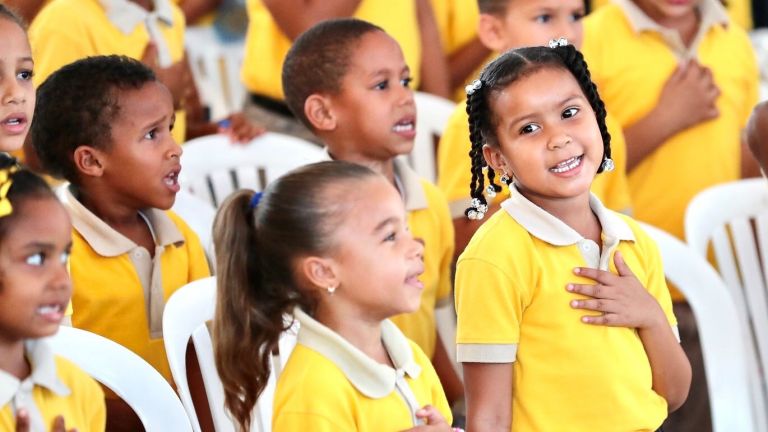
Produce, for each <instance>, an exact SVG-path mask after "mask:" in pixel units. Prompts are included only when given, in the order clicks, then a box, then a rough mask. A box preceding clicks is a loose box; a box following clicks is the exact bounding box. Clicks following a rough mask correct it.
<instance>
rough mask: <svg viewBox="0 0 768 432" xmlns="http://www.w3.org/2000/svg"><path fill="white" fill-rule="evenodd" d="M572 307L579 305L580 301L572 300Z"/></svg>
mask: <svg viewBox="0 0 768 432" xmlns="http://www.w3.org/2000/svg"><path fill="white" fill-rule="evenodd" d="M571 307H579V301H578V300H572V301H571Z"/></svg>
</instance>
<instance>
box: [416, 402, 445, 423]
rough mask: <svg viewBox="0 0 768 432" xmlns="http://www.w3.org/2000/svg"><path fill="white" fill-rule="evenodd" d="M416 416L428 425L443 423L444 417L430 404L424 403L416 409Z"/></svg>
mask: <svg viewBox="0 0 768 432" xmlns="http://www.w3.org/2000/svg"><path fill="white" fill-rule="evenodd" d="M416 417H417V418H419V419H422V420H424V422H425V423H426V424H428V425H430V426H434V425H439V424H445V423H446V422H445V417H443V415H442V414H441V413H440V411H438V409H437V408H435V407H433V406H432V405H424V407H423V408H421V409H419V410H418V411H416Z"/></svg>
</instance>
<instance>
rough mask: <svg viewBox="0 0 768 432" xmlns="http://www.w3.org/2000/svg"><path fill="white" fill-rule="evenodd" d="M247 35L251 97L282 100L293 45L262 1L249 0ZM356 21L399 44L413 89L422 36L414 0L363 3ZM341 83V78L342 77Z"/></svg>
mask: <svg viewBox="0 0 768 432" xmlns="http://www.w3.org/2000/svg"><path fill="white" fill-rule="evenodd" d="M246 7H247V9H248V32H247V33H246V35H245V58H244V59H243V68H242V72H241V77H242V80H243V83H244V84H245V87H246V88H247V89H248V91H249V92H251V93H256V94H259V95H262V96H267V97H270V98H272V99H276V100H283V99H284V95H283V80H282V77H281V74H282V69H283V60H285V55H286V54H288V49H289V48H290V47H291V43H292V41H291V40H290V39H288V37H286V36H285V35H284V34H283V32H282V31H281V30H280V27H278V25H277V23H276V22H275V20H274V19H273V18H272V15H271V14H270V13H269V10H268V9H267V8H266V6H264V4H263V3H262V2H261V0H246ZM354 17H355V18H359V19H362V20H365V21H369V22H371V23H373V24H376V25H377V26H379V27H381V28H383V29H384V31H386V32H387V33H388V34H389V35H390V36H392V38H393V39H395V40H396V41H397V43H399V44H400V48H401V49H402V50H403V55H404V56H405V63H406V64H407V65H408V67H410V68H411V77H412V78H413V88H418V87H419V83H420V76H421V34H420V33H419V24H418V18H417V16H416V2H415V1H414V0H361V1H360V5H359V6H358V7H357V10H355V13H354ZM339 79H341V77H339Z"/></svg>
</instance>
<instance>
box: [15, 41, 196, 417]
mask: <svg viewBox="0 0 768 432" xmlns="http://www.w3.org/2000/svg"><path fill="white" fill-rule="evenodd" d="M173 124H174V113H173V104H172V100H171V95H170V93H169V91H168V89H167V88H166V87H165V86H164V85H162V84H161V83H160V82H159V81H158V80H157V78H156V77H155V75H154V74H153V73H152V71H151V70H150V69H148V68H147V67H146V66H144V65H143V64H141V63H140V62H138V61H136V60H133V59H130V58H128V57H122V56H106V57H104V56H99V57H89V58H87V59H84V60H78V61H76V62H75V63H72V64H70V65H68V66H65V67H63V68H62V69H60V70H58V71H57V72H55V73H54V74H53V75H51V76H50V77H49V78H48V79H47V80H46V81H45V82H44V83H43V84H42V85H41V86H40V88H39V89H38V104H37V112H36V117H35V122H34V124H33V126H32V130H31V133H30V136H31V140H32V144H33V145H34V148H35V150H36V151H37V153H38V154H39V155H40V159H41V161H42V163H43V166H44V167H45V168H46V169H47V170H48V171H49V173H51V174H53V175H54V176H56V177H63V178H65V179H66V180H68V181H69V182H70V185H69V186H68V187H67V188H66V190H64V191H63V195H64V201H65V205H66V207H67V210H68V211H69V214H70V216H71V217H72V224H73V226H74V228H75V230H74V235H73V246H72V260H71V265H70V267H71V274H72V283H73V295H72V307H73V314H72V324H73V325H74V326H75V327H78V328H83V329H86V330H89V331H92V332H94V333H98V334H101V335H102V336H104V337H107V338H109V339H112V340H114V341H115V342H118V343H119V344H121V345H123V346H125V347H127V348H128V349H130V350H132V351H133V352H135V353H136V354H138V355H140V356H141V357H142V358H144V360H146V361H147V362H149V363H150V364H151V365H152V366H154V367H155V368H156V369H157V370H158V371H159V372H160V373H161V374H162V375H163V376H164V377H165V378H166V379H167V380H168V381H169V382H172V380H171V374H170V370H169V366H168V363H167V360H166V356H165V349H164V346H163V339H162V336H163V333H162V312H163V307H164V305H165V301H166V300H167V299H168V297H170V295H171V294H173V292H174V291H175V290H177V289H178V288H180V287H182V286H183V285H185V284H187V283H189V282H191V281H193V280H196V279H199V278H202V277H206V276H208V275H209V271H208V264H207V261H206V258H205V254H204V252H203V248H202V246H201V245H200V241H199V240H198V238H197V236H196V235H195V234H194V233H193V232H192V231H191V229H190V228H189V227H188V226H187V225H186V223H184V221H182V220H181V219H180V218H179V217H178V216H177V215H175V214H174V213H173V212H170V211H167V210H168V209H169V208H170V207H171V206H172V205H173V202H174V200H175V199H176V193H177V192H178V191H179V189H180V185H179V183H178V176H179V172H180V171H181V165H180V164H179V156H180V155H181V147H180V146H179V145H178V144H177V143H176V142H175V141H174V140H173V137H172V136H171V130H172V129H173ZM108 402H109V404H108V407H109V408H110V410H111V411H110V416H109V417H110V418H109V420H110V422H111V421H113V420H114V421H117V422H120V423H123V424H127V425H130V423H129V421H130V420H127V419H123V418H120V416H119V415H117V414H116V415H113V412H114V411H112V410H113V408H114V409H117V410H119V409H120V408H116V407H119V406H120V402H119V401H117V400H116V399H114V397H112V398H110V399H108ZM110 428H111V425H110Z"/></svg>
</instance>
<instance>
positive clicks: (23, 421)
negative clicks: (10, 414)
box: [16, 410, 76, 432]
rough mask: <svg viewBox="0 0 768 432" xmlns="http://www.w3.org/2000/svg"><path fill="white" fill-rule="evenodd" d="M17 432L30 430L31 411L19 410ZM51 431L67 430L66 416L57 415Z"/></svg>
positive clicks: (73, 430) (71, 431) (64, 431)
mask: <svg viewBox="0 0 768 432" xmlns="http://www.w3.org/2000/svg"><path fill="white" fill-rule="evenodd" d="M75 431H76V429H72V430H70V431H69V432H75ZM16 432H30V429H29V413H28V412H27V411H26V410H19V412H18V413H17V414H16ZM51 432H67V427H66V425H65V424H64V417H62V416H56V418H54V419H53V425H52V427H51Z"/></svg>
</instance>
